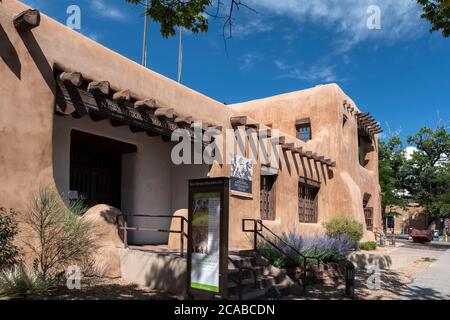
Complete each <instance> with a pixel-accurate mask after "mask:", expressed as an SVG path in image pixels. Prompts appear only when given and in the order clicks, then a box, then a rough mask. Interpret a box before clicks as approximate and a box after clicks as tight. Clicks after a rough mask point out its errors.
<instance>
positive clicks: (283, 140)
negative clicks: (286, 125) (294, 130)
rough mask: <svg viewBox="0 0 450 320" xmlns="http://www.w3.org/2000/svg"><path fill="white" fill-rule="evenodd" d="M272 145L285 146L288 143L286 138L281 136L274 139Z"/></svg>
mask: <svg viewBox="0 0 450 320" xmlns="http://www.w3.org/2000/svg"><path fill="white" fill-rule="evenodd" d="M271 139H272V143H275V144H281V145H283V144H285V143H286V137H285V136H279V137H272V138H271Z"/></svg>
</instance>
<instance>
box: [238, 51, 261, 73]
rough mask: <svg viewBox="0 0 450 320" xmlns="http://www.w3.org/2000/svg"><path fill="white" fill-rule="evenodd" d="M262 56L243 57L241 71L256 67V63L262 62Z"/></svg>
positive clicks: (248, 55)
mask: <svg viewBox="0 0 450 320" xmlns="http://www.w3.org/2000/svg"><path fill="white" fill-rule="evenodd" d="M262 59H263V58H262V56H260V55H258V54H255V53H247V54H245V55H243V56H242V57H241V59H240V60H241V61H242V65H241V68H240V69H241V70H244V69H249V68H251V67H253V66H254V65H255V63H257V62H260V61H262Z"/></svg>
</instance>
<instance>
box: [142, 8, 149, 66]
mask: <svg viewBox="0 0 450 320" xmlns="http://www.w3.org/2000/svg"><path fill="white" fill-rule="evenodd" d="M147 10H148V0H145V14H144V39H143V43H142V65H143V66H144V67H146V66H147V29H148V16H147Z"/></svg>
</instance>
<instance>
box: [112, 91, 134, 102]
mask: <svg viewBox="0 0 450 320" xmlns="http://www.w3.org/2000/svg"><path fill="white" fill-rule="evenodd" d="M113 100H114V101H130V100H131V91H130V90H123V91H118V92H116V93H114V95H113Z"/></svg>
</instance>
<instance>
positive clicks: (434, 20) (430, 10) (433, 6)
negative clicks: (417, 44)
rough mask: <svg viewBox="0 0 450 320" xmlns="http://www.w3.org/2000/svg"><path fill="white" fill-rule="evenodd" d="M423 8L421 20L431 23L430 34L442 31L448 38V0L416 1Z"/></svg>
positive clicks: (449, 22) (449, 19) (449, 33)
mask: <svg viewBox="0 0 450 320" xmlns="http://www.w3.org/2000/svg"><path fill="white" fill-rule="evenodd" d="M417 2H418V3H419V4H420V5H422V6H423V14H422V18H423V19H426V20H428V21H429V22H430V23H431V29H430V31H431V32H435V31H442V35H443V36H444V37H445V38H448V37H449V36H450V0H417Z"/></svg>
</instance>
